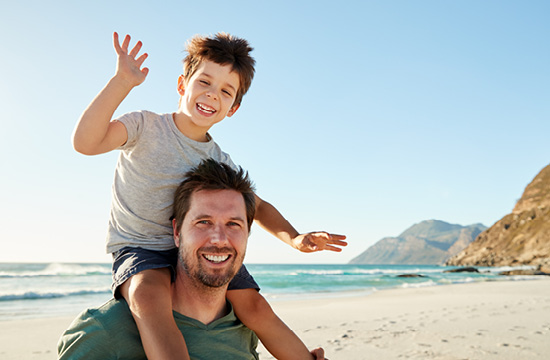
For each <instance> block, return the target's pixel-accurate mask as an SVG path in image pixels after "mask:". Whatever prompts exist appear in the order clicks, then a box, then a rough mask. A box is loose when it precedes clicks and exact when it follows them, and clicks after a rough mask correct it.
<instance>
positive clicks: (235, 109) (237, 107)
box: [227, 104, 241, 117]
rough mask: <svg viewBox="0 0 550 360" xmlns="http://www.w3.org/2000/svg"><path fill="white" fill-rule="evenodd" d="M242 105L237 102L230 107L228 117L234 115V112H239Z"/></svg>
mask: <svg viewBox="0 0 550 360" xmlns="http://www.w3.org/2000/svg"><path fill="white" fill-rule="evenodd" d="M240 106H241V104H235V105H233V106H232V107H231V109H229V112H228V113H227V117H231V116H233V114H235V113H236V112H237V110H239V107H240Z"/></svg>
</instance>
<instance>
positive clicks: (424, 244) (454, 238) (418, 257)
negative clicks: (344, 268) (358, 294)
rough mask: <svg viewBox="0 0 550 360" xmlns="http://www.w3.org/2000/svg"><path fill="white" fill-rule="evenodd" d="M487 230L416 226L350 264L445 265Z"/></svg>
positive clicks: (428, 224) (432, 223)
mask: <svg viewBox="0 0 550 360" xmlns="http://www.w3.org/2000/svg"><path fill="white" fill-rule="evenodd" d="M485 229H486V227H485V226H483V225H482V224H474V225H470V226H461V225H456V224H449V223H446V222H444V221H439V220H427V221H422V222H420V223H418V224H415V225H413V226H411V227H410V228H408V229H407V230H405V231H404V232H403V233H402V234H401V235H399V236H397V237H386V238H383V239H381V240H379V241H378V242H377V243H376V244H374V245H373V246H371V247H369V248H368V249H367V250H365V251H364V252H363V253H362V254H361V255H359V256H357V257H356V258H354V259H352V260H351V261H350V264H414V265H423V264H426V265H434V264H443V263H444V262H445V261H446V260H447V259H449V258H450V257H451V256H453V255H455V254H457V253H458V252H460V251H461V250H463V249H464V248H466V246H468V245H469V244H470V243H471V242H472V241H474V239H475V238H476V236H478V235H479V234H480V233H481V232H482V231H483V230H485Z"/></svg>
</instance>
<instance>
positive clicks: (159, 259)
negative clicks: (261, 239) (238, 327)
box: [111, 246, 260, 298]
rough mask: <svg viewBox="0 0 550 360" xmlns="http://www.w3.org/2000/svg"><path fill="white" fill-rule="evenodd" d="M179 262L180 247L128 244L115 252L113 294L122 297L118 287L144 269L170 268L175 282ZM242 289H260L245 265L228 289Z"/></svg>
mask: <svg viewBox="0 0 550 360" xmlns="http://www.w3.org/2000/svg"><path fill="white" fill-rule="evenodd" d="M177 262H178V248H173V249H170V250H165V251H159V250H148V249H144V248H140V247H130V246H127V247H124V248H122V249H120V250H119V251H117V252H115V253H113V285H112V286H111V288H112V290H113V295H114V296H115V297H116V298H118V297H120V296H119V295H118V293H117V289H118V287H119V286H120V285H122V284H123V283H124V282H125V281H126V280H128V279H129V278H130V277H132V276H134V275H135V274H137V273H139V272H141V271H143V270H150V269H163V268H168V269H169V270H170V274H171V277H172V282H173V281H174V280H175V278H176V264H177ZM242 289H256V290H258V291H259V290H260V287H259V286H258V284H257V283H256V281H255V280H254V278H253V277H252V275H250V273H249V272H248V270H247V269H246V267H245V266H244V265H242V266H241V268H240V269H239V271H238V272H237V274H236V275H235V277H234V278H233V279H232V280H231V282H230V283H229V287H228V288H227V290H242Z"/></svg>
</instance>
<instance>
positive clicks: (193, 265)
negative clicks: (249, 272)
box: [179, 242, 244, 288]
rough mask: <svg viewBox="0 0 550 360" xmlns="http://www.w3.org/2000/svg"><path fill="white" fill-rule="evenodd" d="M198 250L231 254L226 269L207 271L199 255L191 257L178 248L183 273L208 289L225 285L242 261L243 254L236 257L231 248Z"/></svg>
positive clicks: (190, 254) (191, 255)
mask: <svg viewBox="0 0 550 360" xmlns="http://www.w3.org/2000/svg"><path fill="white" fill-rule="evenodd" d="M180 244H182V242H180ZM180 247H181V245H180ZM200 250H203V251H205V252H208V253H209V254H216V253H220V254H221V253H223V254H228V253H229V254H231V256H230V258H229V259H228V260H226V261H228V262H229V263H230V264H229V265H230V266H228V267H227V268H226V269H220V270H216V271H212V270H210V271H208V270H207V269H205V268H204V267H203V263H202V261H201V260H202V259H201V258H202V256H201V255H198V254H197V255H196V256H193V254H192V253H188V252H186V251H185V250H184V249H183V250H182V249H181V248H180V251H179V262H180V265H181V267H182V269H183V271H185V272H186V273H187V275H188V276H189V278H191V279H193V280H194V281H196V282H198V283H200V284H202V285H204V286H207V287H210V288H219V287H222V286H224V285H227V284H228V283H229V282H230V281H231V280H232V279H233V277H234V276H235V274H236V273H237V272H238V271H239V268H240V267H241V265H242V262H243V259H244V254H240V255H238V256H237V253H236V251H235V249H232V248H227V247H226V248H217V247H204V248H201V249H200Z"/></svg>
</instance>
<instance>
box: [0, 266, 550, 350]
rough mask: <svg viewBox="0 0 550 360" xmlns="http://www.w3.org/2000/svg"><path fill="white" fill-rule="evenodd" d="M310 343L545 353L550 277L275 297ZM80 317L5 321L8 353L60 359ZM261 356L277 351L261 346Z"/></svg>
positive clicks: (0, 337)
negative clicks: (66, 333) (64, 338)
mask: <svg viewBox="0 0 550 360" xmlns="http://www.w3.org/2000/svg"><path fill="white" fill-rule="evenodd" d="M272 305H273V307H274V309H275V311H276V312H277V314H278V315H279V316H280V317H281V318H283V319H284V320H285V322H286V323H287V324H288V325H289V326H290V327H291V328H292V329H293V330H294V331H295V332H296V333H297V334H298V335H299V336H300V337H301V338H302V339H303V340H304V342H305V343H306V344H307V345H308V347H311V348H314V347H317V346H321V347H323V348H324V349H325V351H326V356H327V358H329V359H330V360H337V359H348V360H349V359H438V360H439V359H441V360H443V359H445V360H455V359H457V360H458V359H499V360H503V359H504V360H505V359H514V360H517V359H544V358H545V357H546V356H548V354H549V353H550V341H548V339H550V278H548V277H541V278H539V279H536V280H525V281H495V282H483V283H472V284H460V285H448V286H434V287H425V288H417V289H392V290H383V291H378V292H376V293H375V294H372V295H368V296H355V297H338V298H330V299H312V300H302V301H281V302H274V303H273V304H272ZM72 319H73V317H72V316H69V317H60V318H44V319H34V320H20V321H0V358H1V359H5V360H12V359H55V358H56V343H57V340H58V338H59V335H60V334H61V333H62V332H63V330H64V329H65V328H66V327H67V326H68V325H69V323H70V322H71V321H72ZM259 352H260V355H261V359H272V357H271V356H270V355H269V354H268V353H267V352H266V351H265V349H263V348H262V347H260V348H259Z"/></svg>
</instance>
